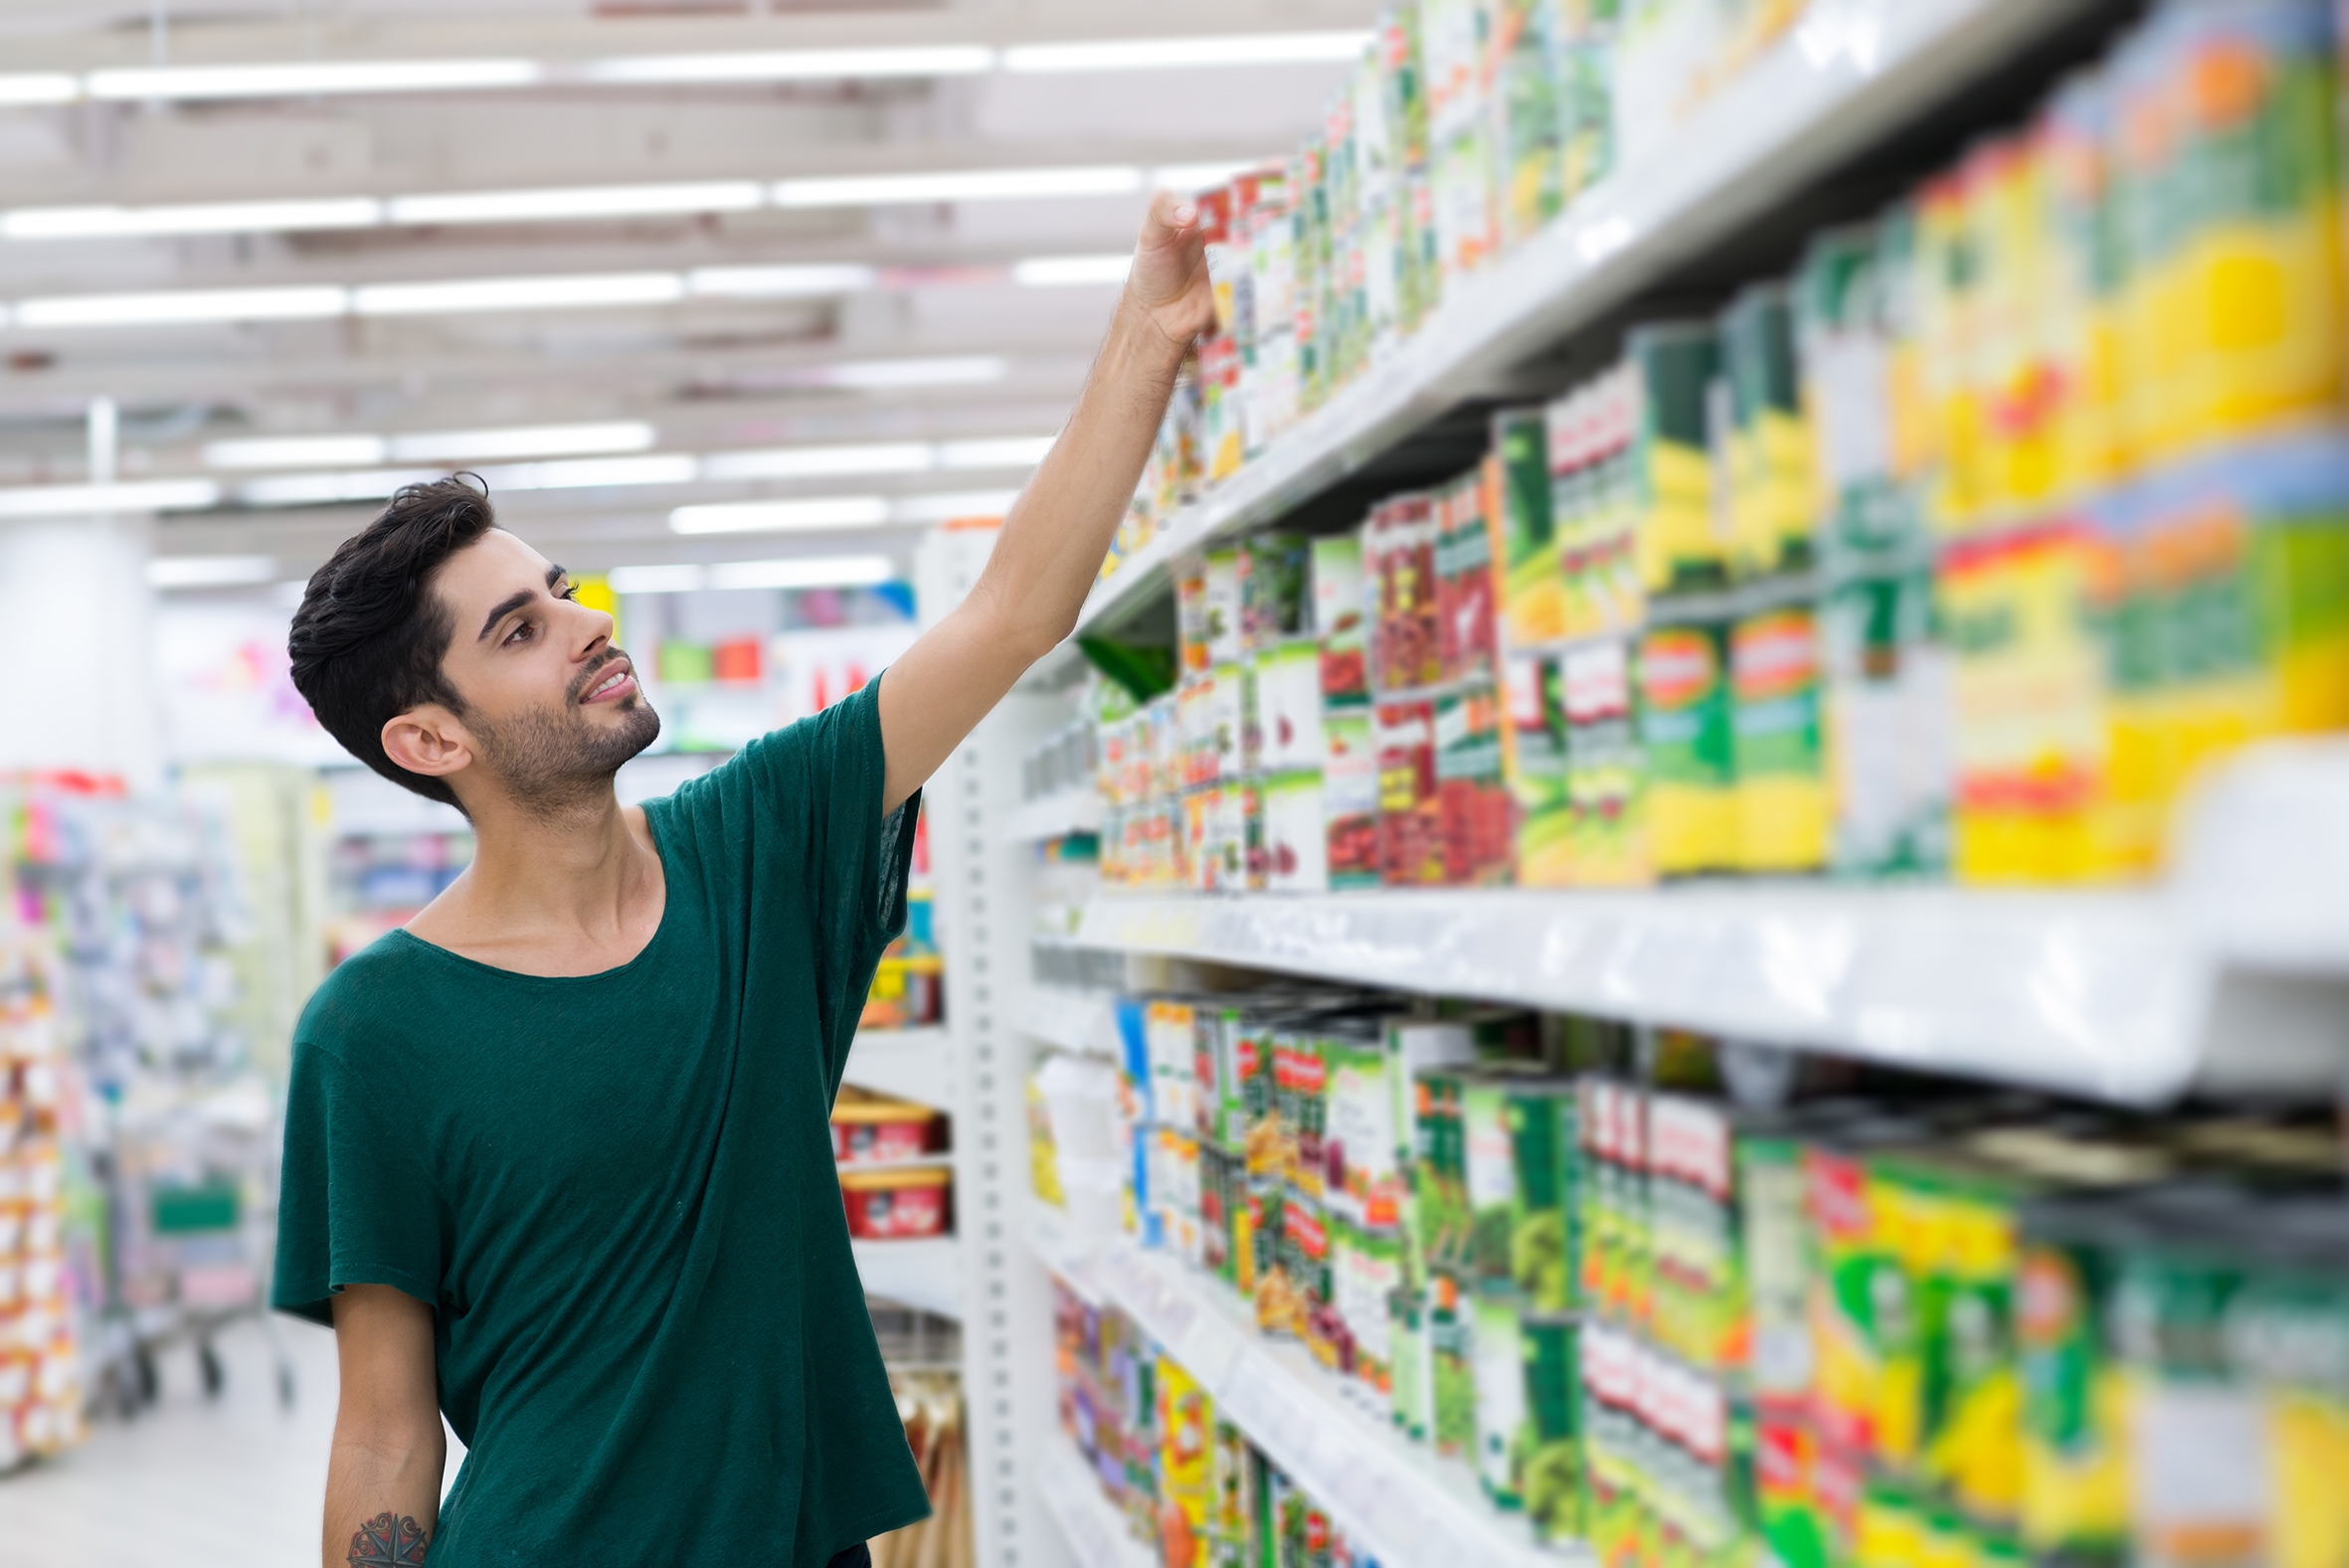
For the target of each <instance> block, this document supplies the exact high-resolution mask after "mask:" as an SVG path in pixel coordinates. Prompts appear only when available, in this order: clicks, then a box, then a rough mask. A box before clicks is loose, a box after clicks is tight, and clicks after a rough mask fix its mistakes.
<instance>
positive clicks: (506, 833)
mask: <svg viewBox="0 0 2349 1568" xmlns="http://www.w3.org/2000/svg"><path fill="white" fill-rule="evenodd" d="M470 803H471V805H472V814H473V836H474V843H475V846H476V847H475V849H474V852H473V863H472V864H471V865H470V866H469V867H467V868H466V870H465V872H464V875H462V876H461V877H459V878H458V879H457V880H456V881H455V882H454V883H452V884H451V886H450V887H449V889H448V891H447V892H445V893H443V894H442V895H441V896H440V897H439V898H438V899H435V900H434V901H433V903H432V905H431V906H430V907H428V908H427V909H425V910H424V911H423V912H422V913H420V914H419V915H418V916H417V917H416V919H414V920H413V921H411V922H409V927H408V929H409V931H410V932H411V933H413V934H414V935H416V936H418V937H421V938H423V939H424V940H425V941H427V942H430V943H433V944H435V945H436V946H439V947H444V948H448V949H450V950H451V951H452V952H455V953H459V954H462V955H463V956H464V957H466V958H478V959H479V960H480V961H482V962H484V963H489V964H493V965H495V966H496V967H499V968H507V969H515V970H519V971H520V972H523V973H527V974H595V973H600V972H601V971H603V970H605V969H609V968H616V967H618V966H619V965H620V964H623V963H626V962H628V961H629V959H631V958H634V957H635V956H636V954H637V953H639V952H641V951H642V950H643V947H644V945H645V943H647V942H649V941H650V940H651V936H652V933H653V932H654V931H656V930H657V929H658V928H659V925H660V913H661V908H662V904H663V900H664V897H665V893H666V889H665V887H664V884H663V879H662V876H661V868H660V856H659V853H658V851H657V850H656V849H655V848H654V846H653V843H652V836H651V832H650V830H649V829H647V828H646V827H645V825H644V813H643V811H642V809H641V808H631V809H623V808H622V806H621V804H620V801H619V798H618V797H617V796H616V795H615V794H614V793H613V792H612V789H611V786H610V785H609V784H607V785H605V786H604V788H603V789H602V790H601V791H600V793H599V795H598V796H596V797H593V798H589V799H583V800H581V801H578V802H576V803H574V804H570V805H567V806H565V807H564V808H563V809H561V810H557V811H548V810H544V809H540V808H528V807H524V806H520V805H517V804H516V803H514V802H512V801H510V800H505V799H502V798H500V799H494V800H484V801H477V802H470Z"/></svg>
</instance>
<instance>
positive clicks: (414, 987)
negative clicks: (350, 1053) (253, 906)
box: [298, 931, 437, 1056]
mask: <svg viewBox="0 0 2349 1568" xmlns="http://www.w3.org/2000/svg"><path fill="white" fill-rule="evenodd" d="M436 957H437V955H436V954H435V952H434V950H433V948H432V946H431V945H430V944H428V943H426V942H424V941H422V940H421V939H419V938H416V937H412V936H410V935H408V933H406V932H405V931H387V932H385V933H384V934H383V935H382V936H380V937H378V938H376V939H375V940H374V941H373V942H371V943H369V944H368V945H367V946H366V947H364V948H361V949H360V950H359V951H358V952H357V953H354V954H352V955H351V956H350V957H349V958H345V959H343V960H342V962H340V963H338V964H336V965H335V966H334V967H333V968H332V969H329V970H328V971H327V973H326V978H324V979H323V980H320V981H319V982H318V988H317V989H316V990H314V991H312V992H311V993H310V1000H309V1004H308V1005H307V1006H305V1007H304V1008H303V1009H302V1014H301V1026H300V1029H299V1031H298V1037H299V1038H300V1039H302V1040H304V1041H309V1042H313V1043H315V1044H318V1045H321V1046H323V1047H325V1048H326V1050H327V1051H328V1052H329V1053H330V1054H332V1055H335V1056H342V1055H344V1054H345V1051H346V1049H347V1048H348V1046H349V1044H350V1043H351V1042H353V1041H356V1040H360V1039H364V1038H367V1037H369V1036H374V1035H381V1034H384V1033H386V1032H396V1031H398V1030H400V1029H401V1027H402V1026H403V1023H404V1022H405V1021H407V1020H411V1019H413V1018H415V1017H416V1016H417V1014H416V1003H417V1001H418V1000H419V998H418V995H417V991H418V987H419V985H420V984H421V983H422V982H423V981H424V980H425V978H426V975H427V973H428V971H429V970H430V968H431V967H432V965H433V960H434V959H435V958H436Z"/></svg>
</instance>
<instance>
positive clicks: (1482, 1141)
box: [1461, 1066, 1575, 1313]
mask: <svg viewBox="0 0 2349 1568" xmlns="http://www.w3.org/2000/svg"><path fill="white" fill-rule="evenodd" d="M1543 1072H1544V1070H1543V1069H1541V1068H1539V1067H1537V1066H1529V1067H1527V1068H1525V1069H1522V1070H1517V1071H1509V1070H1504V1069H1502V1068H1500V1067H1498V1066H1493V1067H1486V1068H1483V1069H1480V1070H1479V1071H1478V1072H1477V1073H1476V1074H1474V1075H1473V1076H1471V1077H1468V1078H1467V1079H1466V1080H1465V1082H1464V1086H1463V1096H1462V1104H1461V1123H1462V1132H1463V1136H1464V1139H1465V1147H1466V1159H1467V1187H1468V1198H1469V1205H1470V1210H1471V1217H1470V1224H1471V1227H1472V1236H1473V1240H1472V1243H1471V1259H1472V1267H1473V1269H1474V1271H1475V1272H1474V1276H1473V1278H1474V1282H1475V1286H1476V1289H1477V1291H1478V1293H1479V1294H1480V1295H1485V1296H1494V1297H1505V1298H1508V1299H1511V1300H1515V1301H1518V1302H1520V1303H1521V1304H1523V1305H1524V1306H1525V1307H1526V1308H1527V1309H1529V1310H1532V1311H1536V1312H1545V1313H1556V1312H1563V1311H1566V1310H1568V1309H1569V1308H1570V1307H1572V1306H1573V1305H1574V1303H1575V1293H1574V1290H1573V1281H1572V1278H1571V1259H1572V1244H1571V1236H1570V1229H1571V1223H1572V1220H1571V1216H1570V1213H1569V1210H1570V1208H1571V1206H1572V1205H1571V1202H1570V1198H1571V1191H1570V1187H1571V1181H1572V1176H1573V1168H1572V1166H1573V1148H1574V1137H1575V1086H1574V1084H1573V1082H1572V1080H1570V1079H1558V1078H1548V1077H1545V1076H1542V1074H1543Z"/></svg>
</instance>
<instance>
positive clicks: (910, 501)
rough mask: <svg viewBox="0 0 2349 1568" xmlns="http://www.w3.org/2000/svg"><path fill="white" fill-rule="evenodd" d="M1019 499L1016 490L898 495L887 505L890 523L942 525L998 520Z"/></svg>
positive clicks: (951, 491) (955, 491) (946, 491)
mask: <svg viewBox="0 0 2349 1568" xmlns="http://www.w3.org/2000/svg"><path fill="white" fill-rule="evenodd" d="M1018 499H1019V492H1018V491H1017V490H943V491H938V492H935V493H933V494H929V495H901V496H899V497H898V498H897V499H896V500H894V501H892V502H891V503H890V504H889V520H890V521H891V522H894V523H946V522H952V521H953V520H954V519H956V518H958V517H1000V516H1002V515H1003V514H1004V513H1005V512H1007V511H1009V510H1011V503H1012V502H1013V501H1016V500H1018Z"/></svg>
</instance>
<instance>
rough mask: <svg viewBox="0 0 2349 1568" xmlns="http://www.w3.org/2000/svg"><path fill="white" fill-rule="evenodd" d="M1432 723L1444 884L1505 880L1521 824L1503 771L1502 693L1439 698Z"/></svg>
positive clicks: (1475, 690)
mask: <svg viewBox="0 0 2349 1568" xmlns="http://www.w3.org/2000/svg"><path fill="white" fill-rule="evenodd" d="M1381 711H1382V712H1383V711H1385V710H1381ZM1432 718H1433V734H1434V751H1435V758H1434V761H1435V789H1436V796H1437V813H1438V821H1439V824H1440V825H1439V832H1440V833H1441V836H1442V844H1441V850H1440V854H1441V857H1442V865H1443V871H1442V878H1441V880H1442V881H1443V882H1444V883H1445V884H1446V885H1448V886H1452V887H1479V886H1493V885H1496V884H1499V883H1504V882H1507V881H1509V880H1510V873H1511V871H1512V869H1513V866H1514V862H1515V851H1516V847H1517V846H1516V827H1517V820H1516V802H1515V800H1514V799H1513V798H1512V796H1511V794H1510V791H1509V786H1508V784H1507V782H1506V770H1505V767H1504V754H1505V750H1506V747H1507V744H1508V743H1507V737H1506V735H1505V733H1504V725H1503V718H1502V711H1501V693H1500V690H1499V688H1498V687H1495V686H1491V685H1478V686H1473V687H1471V688H1470V689H1468V690H1467V691H1462V692H1453V693H1449V694H1447V695H1445V696H1442V697H1438V698H1437V699H1436V700H1435V702H1434V704H1433V705H1432ZM1381 771H1382V773H1383V764H1382V770H1381Z"/></svg>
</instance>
